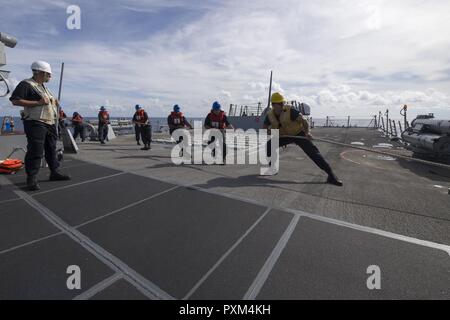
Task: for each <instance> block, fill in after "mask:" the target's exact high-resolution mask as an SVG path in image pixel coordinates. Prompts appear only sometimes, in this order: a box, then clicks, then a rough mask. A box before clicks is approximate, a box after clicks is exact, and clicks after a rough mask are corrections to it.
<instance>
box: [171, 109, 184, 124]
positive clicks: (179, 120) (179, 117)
mask: <svg viewBox="0 0 450 320" xmlns="http://www.w3.org/2000/svg"><path fill="white" fill-rule="evenodd" d="M170 116H171V117H172V121H173V124H174V125H176V126H181V125H183V118H184V115H183V113H182V112H175V111H172V113H171V114H170Z"/></svg>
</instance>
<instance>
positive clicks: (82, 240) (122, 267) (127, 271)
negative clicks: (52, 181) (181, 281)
mask: <svg viewBox="0 0 450 320" xmlns="http://www.w3.org/2000/svg"><path fill="white" fill-rule="evenodd" d="M14 192H15V193H16V194H17V195H18V196H20V197H21V198H22V199H23V200H25V201H26V202H27V203H28V204H29V205H30V206H32V207H33V208H35V209H36V210H37V211H39V213H41V214H42V216H43V217H44V218H46V219H47V220H48V221H49V222H50V223H52V224H53V225H54V226H56V227H57V228H58V229H60V230H61V231H62V232H64V233H65V234H66V235H67V236H68V237H70V238H71V239H72V240H74V241H75V242H76V243H78V244H79V245H81V246H82V247H83V248H85V249H86V250H87V251H88V252H90V253H91V254H93V255H94V256H95V257H97V259H99V260H100V261H102V262H103V263H104V264H106V265H107V266H109V267H110V268H111V269H112V270H114V271H115V272H116V273H121V274H124V276H125V277H128V279H129V281H130V282H131V283H133V284H134V285H135V286H139V287H141V288H142V289H143V290H145V292H147V296H148V297H149V298H150V299H157V300H174V298H173V297H172V296H171V295H169V294H168V293H167V292H165V291H163V290H162V289H160V288H159V287H158V286H157V285H155V284H154V283H152V282H150V281H149V280H147V279H146V278H144V277H143V276H141V275H140V274H139V273H138V272H136V271H135V270H133V269H132V268H130V267H129V266H128V265H127V264H125V263H124V262H123V261H121V260H120V259H118V258H117V257H115V256H114V255H113V254H111V253H110V252H108V251H107V250H105V249H104V248H102V247H101V246H99V245H98V244H96V243H95V242H93V241H92V240H91V239H89V238H88V237H87V236H85V235H84V234H82V233H81V232H79V231H78V230H76V229H75V228H73V227H71V226H69V225H68V224H67V223H66V222H64V221H63V220H62V219H60V218H59V217H58V216H57V215H56V214H55V213H53V212H52V211H51V210H50V209H48V208H47V207H45V206H43V205H42V204H41V203H39V202H38V201H37V200H35V199H33V198H32V197H31V196H30V195H28V194H27V193H25V192H23V191H14Z"/></svg>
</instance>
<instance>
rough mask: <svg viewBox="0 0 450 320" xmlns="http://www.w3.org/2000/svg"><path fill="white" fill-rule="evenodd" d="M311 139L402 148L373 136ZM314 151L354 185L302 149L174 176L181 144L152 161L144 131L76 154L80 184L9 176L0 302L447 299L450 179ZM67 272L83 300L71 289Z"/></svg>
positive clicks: (157, 150)
mask: <svg viewBox="0 0 450 320" xmlns="http://www.w3.org/2000/svg"><path fill="white" fill-rule="evenodd" d="M314 135H316V136H317V137H321V138H326V139H329V140H335V141H339V142H344V143H349V144H350V143H354V142H358V143H359V144H360V143H364V145H365V146H368V147H372V146H375V145H378V144H380V143H391V144H393V145H394V148H393V149H392V150H391V151H392V152H400V153H407V152H406V151H404V150H401V149H396V148H395V146H396V144H395V143H392V142H389V141H388V140H387V139H386V138H384V137H382V136H381V135H380V133H379V132H378V131H375V130H368V129H364V128H352V129H343V128H317V129H314ZM316 145H317V146H318V148H319V149H320V150H321V152H322V154H323V155H324V157H325V158H326V159H327V160H328V161H329V162H330V164H331V166H332V167H333V168H334V170H335V172H336V174H337V175H338V176H339V177H340V178H341V179H342V180H343V181H344V187H342V188H339V187H335V186H332V185H328V184H325V181H326V175H325V174H324V173H322V172H321V171H320V170H319V169H318V168H317V167H315V165H314V164H313V163H312V162H311V161H310V160H309V159H308V158H307V157H306V156H305V154H304V153H303V152H302V151H301V150H300V149H299V148H298V147H296V146H295V145H294V146H288V147H287V148H286V149H282V150H281V153H280V161H281V162H280V172H279V174H278V175H276V176H270V177H263V176H260V175H259V166H250V165H227V166H207V165H183V166H175V165H173V164H172V162H171V158H170V152H171V148H172V145H170V144H165V143H154V144H153V145H152V149H151V150H149V151H141V150H139V147H138V146H136V145H135V141H134V137H133V136H120V137H118V138H117V139H115V140H113V141H111V142H109V143H108V144H107V145H105V146H101V145H100V144H98V143H85V144H81V145H79V147H80V149H81V150H80V152H79V153H78V154H76V155H71V156H66V157H65V161H64V163H63V168H64V171H65V172H68V173H70V174H71V175H72V177H73V179H72V180H71V181H68V182H59V183H57V182H48V181H46V178H47V175H48V171H47V169H42V170H41V173H40V181H41V182H40V185H41V188H42V190H40V191H39V192H28V191H26V190H25V188H24V186H25V176H24V173H19V174H17V175H14V176H8V177H6V176H0V183H1V185H2V189H1V192H0V206H1V207H0V208H1V213H0V299H196V300H204V299H207V300H210V299H263V300H264V299H289V300H290V299H294V300H296V299H450V195H449V194H448V189H449V187H450V172H449V170H447V169H442V168H437V167H433V166H428V165H424V164H420V163H415V162H410V161H407V160H398V159H397V160H396V159H392V158H389V157H384V156H380V155H377V154H371V153H367V152H365V151H360V150H355V149H351V148H346V147H340V146H336V145H330V144H326V143H322V142H316ZM72 265H76V266H79V267H80V269H81V290H68V288H67V286H66V281H67V278H68V277H69V276H70V275H69V274H67V272H66V271H67V268H68V267H69V266H72ZM370 266H378V267H379V268H380V272H381V289H380V290H369V289H368V286H367V282H368V278H369V277H370V276H371V274H370V273H369V274H368V269H369V270H370ZM369 282H370V281H369Z"/></svg>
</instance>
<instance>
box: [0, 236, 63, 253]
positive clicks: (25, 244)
mask: <svg viewBox="0 0 450 320" xmlns="http://www.w3.org/2000/svg"><path fill="white" fill-rule="evenodd" d="M61 234H63V232H57V233H54V234H51V235H48V236H45V237H42V238H39V239H36V240H33V241H29V242H25V243H22V244H20V245H17V246H14V247H11V248H9V249H5V250H3V251H0V255H1V254H4V253H8V252H11V251H14V250H17V249H20V248H23V247H26V246H30V245H33V244H35V243H38V242H41V241H44V240H47V239H51V238H54V237H56V236H59V235H61Z"/></svg>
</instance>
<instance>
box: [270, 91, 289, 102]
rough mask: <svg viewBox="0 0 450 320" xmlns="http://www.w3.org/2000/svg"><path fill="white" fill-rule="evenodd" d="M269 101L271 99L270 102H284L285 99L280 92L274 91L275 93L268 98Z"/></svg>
mask: <svg viewBox="0 0 450 320" xmlns="http://www.w3.org/2000/svg"><path fill="white" fill-rule="evenodd" d="M270 101H271V102H272V103H283V102H286V100H285V99H284V97H283V96H282V95H281V94H280V93H278V92H275V93H274V94H273V95H272V98H271V99H270Z"/></svg>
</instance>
